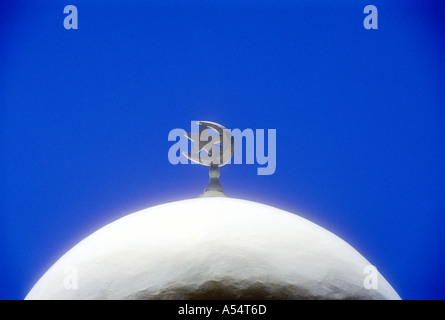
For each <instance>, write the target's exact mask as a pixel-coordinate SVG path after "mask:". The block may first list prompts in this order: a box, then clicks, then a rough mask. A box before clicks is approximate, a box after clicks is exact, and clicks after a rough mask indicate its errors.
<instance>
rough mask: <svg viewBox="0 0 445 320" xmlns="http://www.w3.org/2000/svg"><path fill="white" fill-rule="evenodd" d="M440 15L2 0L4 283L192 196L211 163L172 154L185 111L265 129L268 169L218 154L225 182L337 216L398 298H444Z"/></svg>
mask: <svg viewBox="0 0 445 320" xmlns="http://www.w3.org/2000/svg"><path fill="white" fill-rule="evenodd" d="M69 4H73V5H76V6H77V8H78V14H79V29H77V30H65V29H64V27H63V19H64V18H65V16H66V15H65V14H64V13H63V8H64V6H65V5H69ZM368 4H373V5H375V6H376V7H377V8H378V14H379V20H378V29H377V30H366V29H365V28H364V27H363V19H364V18H365V16H366V15H365V14H363V8H364V7H365V6H366V5H368ZM444 16H445V4H444V2H442V1H429V0H423V1H420V0H419V1H392V2H391V3H388V1H372V2H369V1H352V0H351V1H338V2H335V4H334V2H332V1H321V0H319V1H298V0H295V1H290V0H289V1H242V2H240V3H238V2H235V1H216V2H214V1H212V2H210V1H204V0H201V1H187V2H186V1H147V2H143V1H134V2H131V1H73V2H66V3H64V2H63V1H62V2H61V1H2V2H1V4H0V48H1V50H0V271H1V272H0V298H1V299H23V298H24V297H25V295H26V294H27V292H28V291H29V290H30V289H31V288H32V286H33V285H34V283H35V282H36V281H37V280H38V279H39V278H40V276H42V275H43V273H44V272H45V271H46V270H47V269H48V268H49V267H50V266H51V265H52V264H53V263H54V262H55V261H57V259H58V258H59V257H60V256H61V255H62V254H64V253H65V252H66V251H68V250H69V249H70V248H71V247H72V246H74V245H75V244H76V243H78V242H79V241H80V240H82V239H83V238H84V237H86V236H88V235H89V234H91V233H92V232H94V231H95V230H97V229H98V228H100V227H102V226H104V225H105V224H107V223H110V222H112V221H114V220H116V219H117V218H119V217H122V216H124V215H126V214H129V213H131V212H134V211H137V210H140V209H143V208H146V207H150V206H154V205H157V204H162V203H165V202H169V201H175V200H182V199H187V198H192V197H196V196H198V195H199V194H200V193H201V192H202V191H203V190H204V188H205V186H206V184H207V181H208V170H207V168H205V167H201V166H191V165H177V166H173V165H171V164H170V163H169V161H168V158H167V154H168V149H169V148H170V146H171V145H172V142H169V141H168V139H167V137H168V133H169V131H170V130H172V129H174V128H183V129H186V130H187V129H188V128H189V127H190V121H191V120H209V121H215V122H218V123H221V124H223V125H224V126H226V127H227V128H240V129H245V128H252V129H276V130H277V155H276V159H277V169H276V172H275V173H274V174H273V175H270V176H259V175H257V174H256V172H257V171H256V170H257V165H228V166H225V167H223V168H222V169H221V183H222V185H223V187H224V191H225V192H226V193H227V195H228V196H231V197H235V198H243V199H248V200H253V201H258V202H261V203H265V204H269V205H273V206H276V207H279V208H282V209H285V210H289V211H291V212H294V213H298V214H300V215H301V216H303V217H305V218H307V219H309V220H311V221H313V222H315V223H317V224H319V225H321V226H323V227H325V228H327V229H328V230H330V231H332V232H334V233H335V234H337V235H339V236H340V237H342V238H343V239H344V240H346V241H347V242H349V243H350V244H351V245H352V246H354V247H355V248H356V249H357V250H358V251H359V252H361V253H362V254H363V255H364V256H365V257H366V258H367V259H368V260H369V261H370V262H371V263H373V264H374V265H376V266H377V267H378V269H379V271H380V272H381V273H382V274H383V275H384V276H385V277H386V278H387V280H388V281H389V282H390V283H391V284H392V285H393V287H394V288H395V289H396V290H397V291H398V293H399V294H400V295H401V297H402V298H404V299H443V298H445V289H444V284H445V276H444V274H443V270H442V266H443V265H444V262H445V261H444V253H443V248H444V242H445V239H444V232H443V227H444V225H445V224H444V217H443V212H444V202H445V200H444V182H443V181H444V175H445V172H444V149H443V148H444V135H445V132H444V129H443V128H444V127H443V121H444V111H443V107H444V105H445V92H444V88H445V77H444V74H445V60H444V59H443V57H444V56H445V42H444V41H443V39H444V36H445V34H444V30H445V22H444V20H443V17H444Z"/></svg>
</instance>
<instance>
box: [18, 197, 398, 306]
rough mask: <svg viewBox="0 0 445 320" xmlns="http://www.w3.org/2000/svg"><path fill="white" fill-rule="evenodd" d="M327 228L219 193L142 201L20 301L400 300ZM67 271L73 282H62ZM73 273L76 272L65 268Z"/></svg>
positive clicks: (59, 263)
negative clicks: (371, 284)
mask: <svg viewBox="0 0 445 320" xmlns="http://www.w3.org/2000/svg"><path fill="white" fill-rule="evenodd" d="M368 265H370V263H369V262H368V261H367V260H366V259H365V258H364V257H363V256H362V255H360V254H359V253H358V252H357V251H356V250H355V249H354V248H352V247H351V246H350V245H348V244H347V243H346V242H345V241H343V240H342V239H340V238H339V237H337V236H336V235H334V234H332V233H331V232H329V231H327V230H325V229H323V228H321V227H319V226H317V225H316V224H314V223H312V222H310V221H308V220H306V219H304V218H301V217H299V216H297V215H294V214H291V213H289V212H286V211H283V210H279V209H276V208H273V207H270V206H266V205H263V204H259V203H256V202H251V201H246V200H238V199H231V198H224V197H213V198H198V199H192V200H185V201H178V202H172V203H167V204H164V205H160V206H156V207H152V208H148V209H145V210H142V211H139V212H136V213H133V214H130V215H128V216H125V217H123V218H121V219H119V220H117V221H115V222H113V223H111V224H109V225H107V226H105V227H103V228H102V229H100V230H98V231H96V232H95V233H93V234H92V235H90V236H89V237H87V238H86V239H84V240H83V241H81V242H80V243H79V244H77V245H76V246H75V247H74V248H72V249H71V250H70V251H68V252H67V253H66V254H65V255H64V256H63V257H62V258H61V259H60V260H59V261H57V262H56V263H55V264H54V265H53V266H52V267H51V268H50V269H49V270H48V271H47V272H46V273H45V275H43V277H42V278H41V279H40V280H39V281H38V282H37V284H36V285H35V286H34V288H33V289H32V290H31V291H30V292H29V294H28V296H27V297H26V299H400V297H399V296H398V294H397V293H396V292H395V291H394V289H393V288H392V287H391V286H390V285H389V283H388V282H387V281H386V280H385V279H384V278H383V276H381V275H380V274H378V278H377V280H378V288H377V289H372V288H371V289H366V288H365V287H364V279H365V277H366V276H367V274H366V273H365V272H364V270H365V268H366V266H368ZM70 272H71V276H72V275H73V274H75V280H76V281H77V286H72V287H69V286H68V287H67V277H69V276H70ZM73 272H75V273H73Z"/></svg>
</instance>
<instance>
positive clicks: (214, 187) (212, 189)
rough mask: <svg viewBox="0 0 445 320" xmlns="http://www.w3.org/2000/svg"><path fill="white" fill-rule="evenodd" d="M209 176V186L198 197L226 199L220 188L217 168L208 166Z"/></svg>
mask: <svg viewBox="0 0 445 320" xmlns="http://www.w3.org/2000/svg"><path fill="white" fill-rule="evenodd" d="M209 176H210V181H209V184H208V185H207V188H205V190H204V192H203V193H202V194H201V195H200V196H199V197H200V198H203V197H227V195H226V194H225V193H224V191H223V189H222V187H221V183H220V182H219V166H217V165H213V164H212V165H210V171H209Z"/></svg>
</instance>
